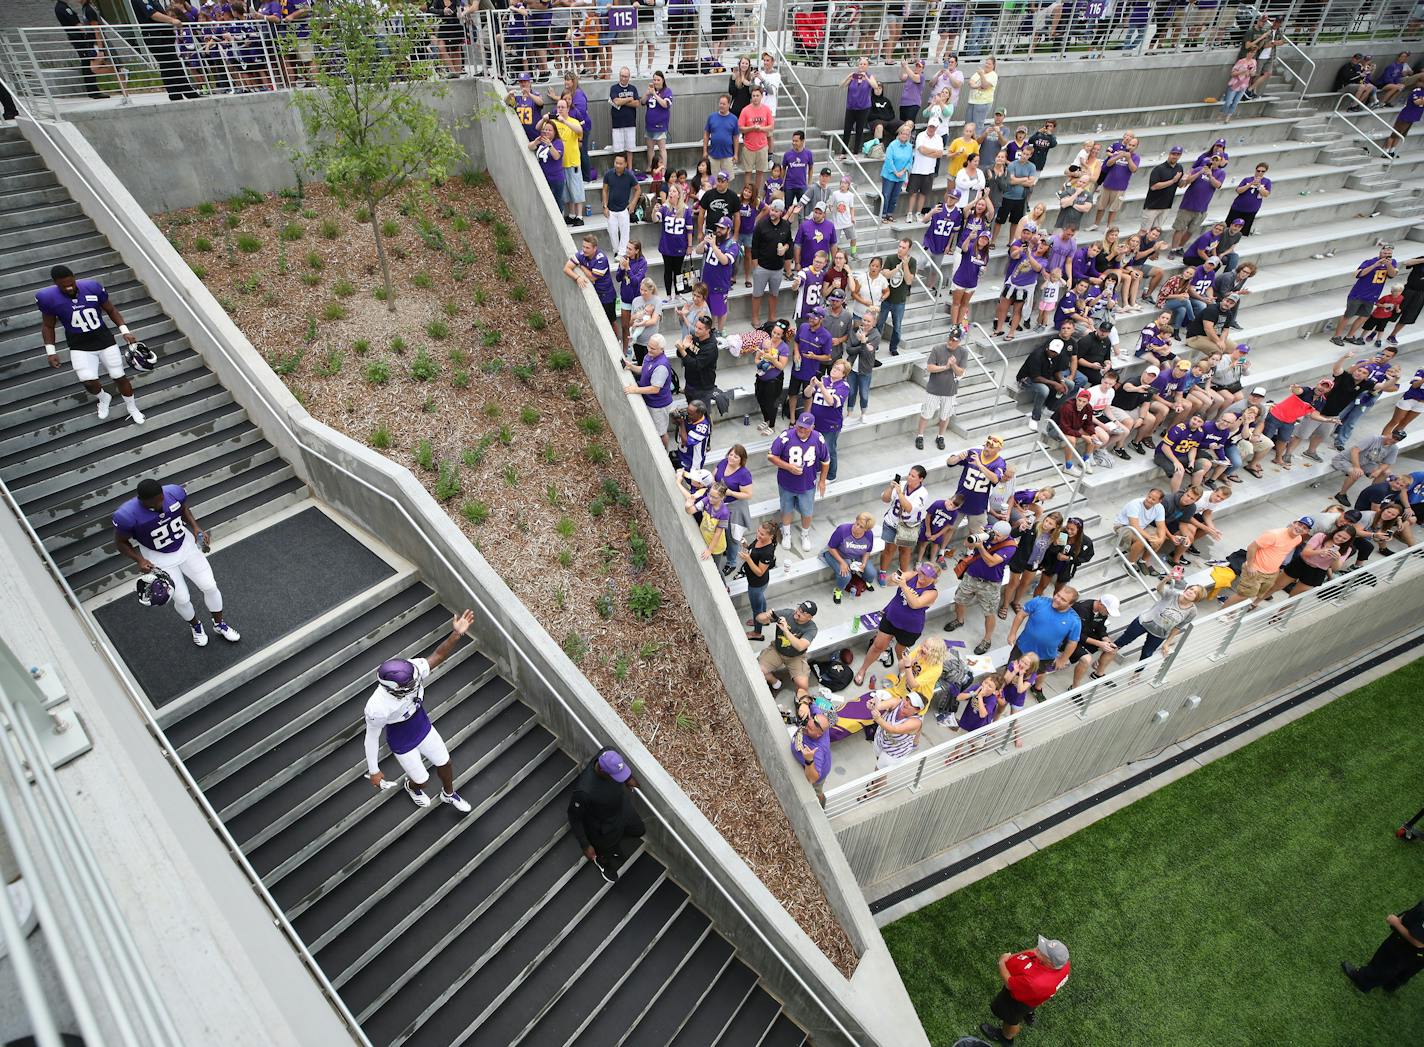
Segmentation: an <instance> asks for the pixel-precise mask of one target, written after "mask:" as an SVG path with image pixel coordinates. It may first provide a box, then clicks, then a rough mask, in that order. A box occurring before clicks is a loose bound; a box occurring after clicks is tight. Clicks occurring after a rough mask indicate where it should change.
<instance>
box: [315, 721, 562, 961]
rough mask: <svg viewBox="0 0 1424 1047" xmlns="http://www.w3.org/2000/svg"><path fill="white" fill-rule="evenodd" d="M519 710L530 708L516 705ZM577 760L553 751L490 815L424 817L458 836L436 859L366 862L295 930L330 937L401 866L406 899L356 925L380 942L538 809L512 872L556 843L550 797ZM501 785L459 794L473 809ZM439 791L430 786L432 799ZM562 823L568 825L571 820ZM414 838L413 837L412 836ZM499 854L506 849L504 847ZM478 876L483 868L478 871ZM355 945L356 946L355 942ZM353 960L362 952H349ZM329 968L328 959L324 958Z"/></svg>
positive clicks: (399, 892)
mask: <svg viewBox="0 0 1424 1047" xmlns="http://www.w3.org/2000/svg"><path fill="white" fill-rule="evenodd" d="M515 708H516V709H517V708H524V707H523V706H518V705H516V707H515ZM572 767H573V763H572V761H570V760H568V759H567V758H564V757H563V754H561V753H550V754H549V756H548V757H547V758H546V759H544V760H543V761H542V762H541V763H540V764H539V765H538V766H536V767H535V768H534V769H533V771H531V772H530V773H529V774H528V775H527V776H526V777H524V778H522V779H520V780H519V781H518V782H515V783H514V784H513V785H512V786H511V787H510V788H509V789H508V790H507V791H506V792H504V793H501V794H499V797H498V799H497V800H496V801H495V803H494V804H492V805H491V806H490V807H488V808H487V809H486V810H484V811H482V812H478V813H473V812H472V813H471V814H470V815H468V816H464V817H461V818H459V819H457V821H456V823H455V824H454V825H453V826H451V825H449V824H448V823H446V824H441V823H442V822H443V821H444V820H443V819H442V820H437V819H430V818H424V819H421V821H420V822H419V824H418V827H417V829H418V831H419V832H421V833H425V832H426V830H427V829H429V827H431V826H438V827H439V830H440V832H441V833H444V832H447V831H449V830H450V829H451V828H454V829H456V830H457V831H458V835H457V836H455V837H454V839H452V840H450V841H449V842H448V843H446V844H445V846H444V847H442V848H441V849H440V852H439V854H438V855H436V856H435V857H434V858H431V859H427V860H426V861H424V862H423V863H422V864H420V865H418V866H415V867H403V866H399V865H397V866H394V867H393V866H392V864H391V863H390V862H387V861H385V860H383V859H382V860H377V861H374V862H368V863H367V864H366V866H365V867H364V868H362V869H358V870H357V871H356V872H354V873H352V874H351V876H349V877H347V879H346V880H345V881H344V882H343V883H342V884H341V885H340V886H339V887H336V888H334V889H333V890H331V891H330V892H328V893H327V894H326V895H324V896H323V897H322V898H321V900H320V901H318V902H316V903H315V904H313V905H312V906H311V907H310V908H308V909H306V910H305V911H303V912H302V913H301V915H300V916H298V917H297V919H296V920H295V921H294V924H295V926H296V929H297V933H298V934H299V935H301V937H302V940H303V941H308V942H312V941H316V940H317V939H318V938H320V937H322V936H323V935H324V934H326V933H327V932H328V931H329V930H331V928H332V927H334V926H336V925H337V924H338V923H340V922H341V920H342V919H344V918H345V917H346V916H347V914H349V913H350V912H351V911H352V910H353V909H354V908H355V907H356V905H357V904H359V903H360V902H361V901H363V900H365V899H367V898H370V897H372V896H373V895H375V894H376V893H378V891H379V890H380V889H381V888H383V887H385V886H387V885H388V884H389V882H390V881H391V879H392V878H393V874H394V873H395V872H396V871H397V870H398V869H399V870H401V871H407V870H409V871H410V872H411V875H410V876H408V877H407V878H406V879H404V880H403V881H401V883H400V884H399V885H398V886H397V887H396V888H395V890H394V893H395V895H396V896H397V897H398V898H399V899H400V900H399V901H395V902H392V900H391V896H389V895H388V896H387V898H386V899H385V900H384V901H382V902H380V903H378V904H377V906H376V909H375V911H373V912H367V913H366V914H365V915H364V916H362V917H361V919H360V920H359V921H358V922H359V923H361V924H367V923H369V924H370V925H371V926H370V927H369V928H367V930H366V932H365V933H364V934H363V935H361V936H358V937H357V938H356V940H355V941H366V942H370V941H374V940H377V939H379V938H380V937H381V935H383V934H385V933H386V932H387V931H389V930H390V929H391V927H392V926H394V925H395V924H396V923H397V922H399V920H400V919H401V918H402V917H404V916H405V915H406V914H407V912H408V911H409V909H410V905H411V902H412V901H413V900H420V899H424V898H428V897H430V896H432V895H433V894H434V893H435V892H436V891H437V890H439V889H440V888H441V886H443V885H444V884H445V882H446V880H448V879H449V877H450V876H451V875H452V874H454V872H455V870H457V869H461V868H463V867H464V866H465V865H466V864H467V863H468V862H470V861H472V860H474V859H475V857H476V856H478V855H479V853H480V851H481V850H483V849H484V848H485V847H487V846H489V844H490V842H491V841H492V840H494V839H495V838H496V837H497V836H499V834H500V833H502V832H504V831H505V830H506V829H509V828H510V827H511V826H513V825H516V824H518V823H519V821H520V819H521V818H523V817H524V816H525V815H527V814H528V813H529V812H530V810H531V809H532V810H535V811H537V812H538V813H539V814H542V815H544V817H543V818H542V819H540V820H538V821H537V822H531V823H526V825H524V826H520V829H521V830H522V829H525V828H527V827H528V825H530V824H533V825H536V826H537V828H535V829H534V830H533V832H532V833H531V834H530V836H529V838H528V841H527V844H526V846H525V847H524V848H523V849H522V852H521V849H518V848H516V849H515V850H514V851H512V852H511V855H510V856H509V857H507V858H506V859H505V864H506V867H507V868H512V867H513V859H514V858H515V857H516V856H518V855H519V854H521V853H522V854H523V856H524V857H528V856H529V855H530V854H532V853H533V852H534V851H535V850H536V849H537V848H538V846H539V844H541V843H543V842H545V841H547V840H549V839H550V838H552V837H553V836H554V835H555V833H556V832H557V830H558V828H559V825H560V818H559V816H560V815H562V814H564V812H562V811H560V809H559V806H558V805H557V804H554V803H551V802H548V801H546V800H545V799H544V797H545V796H547V795H548V794H549V793H550V792H551V791H554V790H557V789H559V787H560V784H561V783H562V782H563V781H564V778H565V777H566V775H567V773H568V772H569V771H570V770H571V769H572ZM502 784H503V783H501V782H489V783H481V782H480V780H479V777H478V776H477V777H476V779H475V781H473V782H471V783H470V785H469V786H464V787H462V788H461V790H460V794H461V795H462V796H464V797H465V799H466V800H468V801H469V802H470V803H471V804H472V805H478V804H479V803H480V802H481V801H482V800H485V799H487V798H488V796H489V794H490V791H491V790H493V789H498V788H499V787H500V786H501V785H502ZM434 788H435V787H434V786H427V789H428V790H429V791H430V792H431V793H432V794H433V792H434ZM563 821H564V822H565V823H566V822H567V818H566V817H564V818H563ZM411 835H412V836H414V833H412V834H411ZM519 835H520V831H519V830H516V832H515V833H514V837H512V838H511V840H509V841H507V842H509V843H513V842H514V838H517V837H518V836H519ZM433 839H434V835H433V834H432V835H430V837H429V840H433ZM429 840H417V839H412V840H411V841H410V842H411V843H413V844H414V845H416V846H422V844H428V842H429ZM499 850H503V848H500V849H499ZM498 853H499V851H498V850H497V851H496V852H495V854H492V855H487V856H486V858H487V859H493V858H495V857H496V855H498ZM472 871H473V872H477V871H478V867H476V870H472ZM500 882H502V881H501V880H494V881H492V882H491V881H489V880H486V885H487V886H497V885H498V884H499V883H500ZM460 890H461V891H463V892H465V897H466V898H467V899H468V900H469V902H470V907H471V908H473V907H474V906H475V905H477V904H478V903H479V902H480V901H481V900H482V898H483V897H484V895H483V893H481V894H472V893H471V892H469V891H467V890H466V888H465V887H464V886H463V883H462V884H461V885H460ZM353 944H354V942H353ZM348 955H351V956H352V958H354V957H355V956H356V955H359V952H357V953H354V954H348ZM322 962H323V963H324V962H325V960H323V961H322Z"/></svg>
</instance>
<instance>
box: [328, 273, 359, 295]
mask: <svg viewBox="0 0 1424 1047" xmlns="http://www.w3.org/2000/svg"><path fill="white" fill-rule="evenodd" d="M331 293H332V294H334V295H336V297H337V298H350V297H351V296H352V295H353V294H355V293H356V287H355V285H353V284H352V283H351V281H350V280H347V279H344V278H343V279H341V280H337V281H336V283H334V284H332V285H331Z"/></svg>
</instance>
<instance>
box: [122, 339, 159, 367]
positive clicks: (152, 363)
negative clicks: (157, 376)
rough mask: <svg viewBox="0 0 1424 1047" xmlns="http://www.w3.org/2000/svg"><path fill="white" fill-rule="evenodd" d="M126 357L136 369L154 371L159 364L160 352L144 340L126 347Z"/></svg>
mask: <svg viewBox="0 0 1424 1047" xmlns="http://www.w3.org/2000/svg"><path fill="white" fill-rule="evenodd" d="M124 359H125V360H126V361H128V365H129V368H130V369H131V370H134V371H152V370H153V369H154V368H155V367H157V366H158V354H157V353H155V352H154V351H153V350H152V349H150V348H149V347H148V346H146V345H144V344H143V343H142V342H134V344H133V345H130V346H127V347H125V349H124Z"/></svg>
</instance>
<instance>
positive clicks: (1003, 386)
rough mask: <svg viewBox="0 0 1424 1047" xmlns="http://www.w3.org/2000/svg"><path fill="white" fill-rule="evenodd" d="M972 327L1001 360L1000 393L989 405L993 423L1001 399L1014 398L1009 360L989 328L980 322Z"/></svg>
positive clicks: (972, 323)
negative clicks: (1010, 380) (1001, 397)
mask: <svg viewBox="0 0 1424 1047" xmlns="http://www.w3.org/2000/svg"><path fill="white" fill-rule="evenodd" d="M970 326H971V327H973V328H974V329H975V330H976V331H978V332H979V337H980V338H982V339H983V340H984V342H985V344H987V345H988V346H989V348H990V349H992V350H994V355H995V356H997V357H998V358H999V381H998V382H997V383H995V384H996V385H997V386H998V392H996V393H995V394H994V402H993V403H992V404H990V405H989V419H990V421H993V418H994V415H995V414H996V413H997V412H998V410H999V397H1000V396H1004V397H1006V398H1007V399H1008V400H1010V401H1012V400H1013V398H1014V397H1013V394H1012V393H1010V392H1009V358H1008V357H1007V356H1005V355H1004V351H1003V350H1002V349H1000V348H999V340H998V339H997V338H995V337H994V336H993V335H992V334H991V333H990V332H989V329H988V328H987V327H985V326H984V325H983V324H981V323H980V322H979V321H978V320H973V321H971V322H970Z"/></svg>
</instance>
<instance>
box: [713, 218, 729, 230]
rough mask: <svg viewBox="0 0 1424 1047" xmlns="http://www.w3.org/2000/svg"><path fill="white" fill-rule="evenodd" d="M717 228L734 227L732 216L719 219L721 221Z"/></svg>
mask: <svg viewBox="0 0 1424 1047" xmlns="http://www.w3.org/2000/svg"><path fill="white" fill-rule="evenodd" d="M717 228H718V229H730V228H732V220H731V219H730V218H723V219H721V220H719V221H718V222H717Z"/></svg>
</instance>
